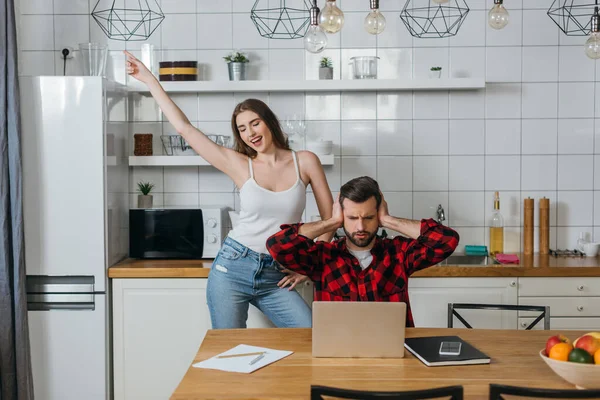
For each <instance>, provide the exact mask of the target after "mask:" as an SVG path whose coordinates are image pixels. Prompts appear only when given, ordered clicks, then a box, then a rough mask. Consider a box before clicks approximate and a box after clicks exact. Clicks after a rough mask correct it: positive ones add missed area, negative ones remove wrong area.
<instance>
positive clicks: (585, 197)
mask: <svg viewBox="0 0 600 400" xmlns="http://www.w3.org/2000/svg"><path fill="white" fill-rule="evenodd" d="M593 198H594V192H592V191H559V192H558V198H557V201H558V209H557V221H556V224H557V225H558V226H591V225H592V224H593V210H594V206H593V203H594V201H593Z"/></svg>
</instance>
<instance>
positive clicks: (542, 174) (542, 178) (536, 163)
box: [521, 155, 558, 190]
mask: <svg viewBox="0 0 600 400" xmlns="http://www.w3.org/2000/svg"><path fill="white" fill-rule="evenodd" d="M521 167H522V172H521V189H522V190H556V182H557V168H558V161H557V157H556V156H555V155H540V156H538V155H523V156H522V158H521Z"/></svg>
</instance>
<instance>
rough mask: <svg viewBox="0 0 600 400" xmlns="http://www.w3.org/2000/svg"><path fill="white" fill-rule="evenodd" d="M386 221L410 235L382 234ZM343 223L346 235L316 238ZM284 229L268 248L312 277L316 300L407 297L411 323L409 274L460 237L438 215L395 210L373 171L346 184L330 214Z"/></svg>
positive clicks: (443, 253) (285, 263)
mask: <svg viewBox="0 0 600 400" xmlns="http://www.w3.org/2000/svg"><path fill="white" fill-rule="evenodd" d="M380 226H381V227H383V228H387V229H391V230H394V231H396V232H400V233H401V234H402V235H404V236H400V235H399V236H396V237H395V238H393V239H383V238H380V237H379V236H377V231H378V229H379V227H380ZM340 227H343V228H344V232H345V233H346V237H345V238H341V239H339V240H336V241H333V242H320V241H319V242H315V241H314V239H315V238H317V237H318V236H321V235H323V234H325V233H327V232H334V231H336V230H337V229H338V228H340ZM281 229H282V230H281V231H279V232H278V233H276V234H274V235H273V236H271V237H270V238H269V239H268V240H267V248H268V249H269V252H270V253H271V255H272V256H273V258H274V259H275V260H277V261H278V262H279V263H280V264H281V265H282V266H283V267H284V268H288V269H290V270H292V271H294V272H298V273H300V274H303V275H307V276H308V277H309V278H310V279H312V281H313V282H314V285H315V300H316V301H399V302H400V301H401V302H405V303H406V306H407V316H406V326H409V327H412V326H414V321H413V317H412V313H411V311H410V304H409V299H408V286H407V283H408V277H409V276H410V275H411V274H412V273H413V272H415V271H418V270H421V269H424V268H427V267H430V266H432V265H435V264H438V263H440V262H441V261H443V260H444V259H445V258H446V257H448V256H449V255H450V254H452V252H454V249H456V246H457V245H458V240H459V237H458V233H457V232H456V231H454V230H453V229H450V228H448V227H447V226H444V225H441V224H438V223H436V222H435V221H434V220H432V219H423V220H421V221H414V220H408V219H403V218H396V217H392V216H391V215H389V212H388V206H387V202H386V201H385V199H384V198H383V195H382V194H381V192H380V190H379V185H378V184H377V182H376V181H375V180H374V179H372V178H369V177H367V176H363V177H360V178H355V179H352V180H351V181H349V182H347V183H346V184H345V185H344V186H342V188H341V189H340V194H339V197H338V201H336V202H334V205H333V215H332V216H331V218H330V219H328V220H326V221H317V222H310V223H306V224H291V225H282V226H281ZM405 236H406V237H405Z"/></svg>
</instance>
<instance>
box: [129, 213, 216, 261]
mask: <svg viewBox="0 0 600 400" xmlns="http://www.w3.org/2000/svg"><path fill="white" fill-rule="evenodd" d="M224 213H225V209H223V208H202V209H200V208H149V209H131V210H129V257H131V258H145V259H161V258H163V259H200V258H213V257H215V256H216V255H217V253H218V251H219V248H220V247H221V244H222V242H223V239H224V238H225V236H226V233H227V230H226V227H225V226H224V221H225V217H224Z"/></svg>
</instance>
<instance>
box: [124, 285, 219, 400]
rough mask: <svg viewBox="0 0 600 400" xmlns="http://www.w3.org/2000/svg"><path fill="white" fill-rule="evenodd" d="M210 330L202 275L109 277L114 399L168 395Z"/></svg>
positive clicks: (154, 397)
mask: <svg viewBox="0 0 600 400" xmlns="http://www.w3.org/2000/svg"><path fill="white" fill-rule="evenodd" d="M209 328H210V315H209V312H208V307H207V305H206V279H113V345H114V348H113V362H114V391H115V400H125V399H127V400H137V399H145V400H146V399H148V400H149V399H157V400H158V399H160V400H164V399H168V398H169V397H170V396H171V394H172V393H173V391H174V390H175V388H176V387H177V385H178V384H179V382H180V381H181V379H182V378H183V375H184V374H185V372H186V371H187V369H188V368H189V366H190V364H191V362H192V361H193V359H194V356H195V355H196V352H197V351H198V348H199V346H200V343H201V342H202V339H203V338H204V335H205V334H206V331H207V330H208V329H209Z"/></svg>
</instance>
